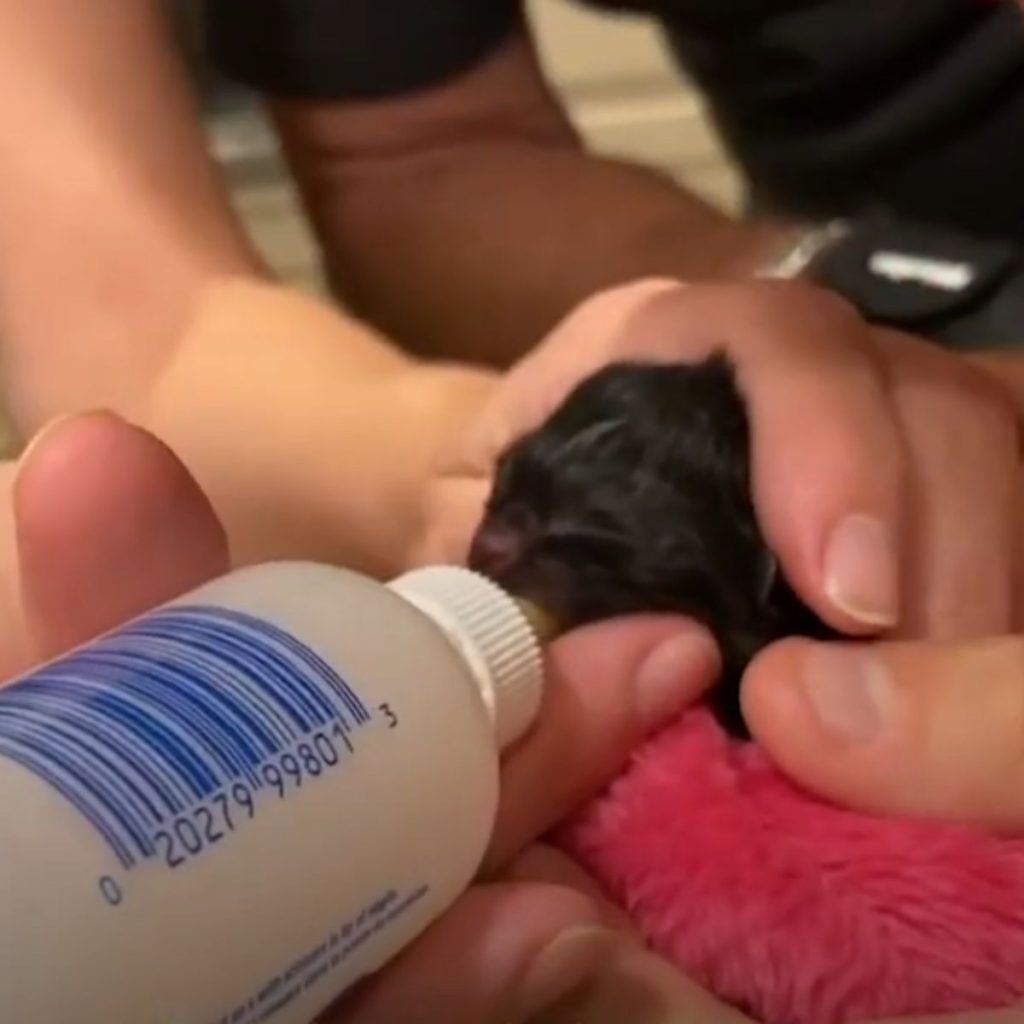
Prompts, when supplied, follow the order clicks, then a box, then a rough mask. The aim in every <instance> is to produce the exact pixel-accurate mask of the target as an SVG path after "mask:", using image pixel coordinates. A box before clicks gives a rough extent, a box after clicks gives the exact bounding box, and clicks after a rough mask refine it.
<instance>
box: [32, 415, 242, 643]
mask: <svg viewBox="0 0 1024 1024" xmlns="http://www.w3.org/2000/svg"><path fill="white" fill-rule="evenodd" d="M12 499H13V506H14V514H15V534H16V542H17V549H18V560H19V568H20V576H21V579H20V587H21V593H22V600H23V605H24V608H25V613H26V619H27V622H28V627H29V630H30V633H31V635H32V637H33V639H34V642H35V644H36V645H37V648H38V655H39V656H41V657H46V656H50V655H53V654H56V653H59V652H60V651H61V650H63V649H66V648H68V647H71V646H74V645H75V644H77V643H80V642H82V641H84V640H87V639H89V638H91V637H93V636H96V635H97V634H99V633H101V632H103V631H105V630H106V629H109V628H111V627H112V626H114V625H116V624H117V623H119V622H121V621H124V620H125V619H127V618H130V617H132V616H133V615H136V614H139V613H140V612H142V611H144V610H145V609H147V608H149V607H151V606H153V605H155V604H158V603H160V602H161V601H164V600H168V599H170V598H171V597H174V596H177V594H179V593H181V592H183V591H185V590H187V589H189V588H191V587H194V586H197V585H199V584H200V583H202V582H205V581H206V580H207V579H209V578H210V577H211V576H213V575H216V574H218V573H220V572H223V571H225V570H226V569H227V567H228V546H227V538H226V534H225V532H224V529H223V526H222V525H221V523H220V521H219V520H218V518H217V516H216V513H215V512H214V510H213V508H212V506H211V504H210V502H209V500H208V499H207V498H206V496H205V494H203V492H202V490H201V488H200V487H199V485H198V484H197V483H196V481H195V480H194V479H193V477H192V476H191V474H190V473H189V472H188V470H187V469H186V467H185V466H184V464H183V463H182V462H181V461H180V460H179V459H178V458H177V456H175V455H174V453H173V452H172V451H171V450H170V449H169V448H168V447H167V446H166V445H165V444H164V443H163V442H161V441H160V440H159V439H157V438H156V437H154V436H153V435H152V434H150V433H148V432H147V431H145V430H143V429H142V428H140V427H137V426H134V425H132V424H130V423H128V422H126V421H125V420H123V419H121V418H120V417H118V416H117V415H115V414H113V413H109V412H89V413H83V414H79V415H75V416H71V417H66V418H62V419H60V420H57V421H54V422H53V423H51V424H50V425H48V426H47V427H46V428H44V430H43V431H41V432H40V433H39V434H38V435H37V437H36V438H35V439H33V442H32V443H31V444H30V445H29V446H28V448H27V449H26V451H25V453H24V455H23V456H22V459H21V460H20V463H19V469H18V474H17V477H16V479H15V481H14V485H13V495H12Z"/></svg>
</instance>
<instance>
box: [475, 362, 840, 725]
mask: <svg viewBox="0 0 1024 1024" xmlns="http://www.w3.org/2000/svg"><path fill="white" fill-rule="evenodd" d="M470 565H471V566H472V567H473V568H476V569H477V570H479V571H481V572H483V573H485V574H487V575H489V576H491V577H492V578H493V579H495V580H496V581H498V582H499V583H502V584H503V585H504V586H506V587H508V588H509V589H511V590H514V591H515V592H517V593H518V594H520V595H522V596H525V597H529V598H530V599H532V600H533V601H535V602H536V603H537V604H539V605H541V606H542V607H544V608H545V609H546V610H547V611H548V612H549V613H550V614H551V615H552V616H553V617H555V618H556V619H557V620H558V621H559V622H560V623H561V624H562V626H563V627H564V628H573V627H575V626H579V625H583V624H585V623H588V622H594V621H597V620H600V619H604V618H609V617H611V616H615V615H623V614H631V613H638V612H677V613H681V614H685V615H690V616H693V617H695V618H697V619H699V620H700V621H702V622H704V623H705V624H706V625H707V626H708V627H709V628H710V629H711V630H712V632H713V633H714V634H715V636H716V638H717V640H718V643H719V646H720V648H721V651H722V656H723V662H724V673H723V678H722V680H721V682H720V684H719V686H718V687H717V688H716V693H715V705H716V708H717V710H718V713H719V715H720V718H721V720H722V722H723V724H724V725H725V726H726V727H727V728H729V729H730V731H732V732H733V733H734V734H737V735H745V729H744V726H743V722H742V716H741V715H740V710H739V701H738V686H739V679H740V676H741V675H742V672H743V670H744V668H745V667H746V665H747V664H748V662H749V661H750V659H751V658H752V657H753V656H754V655H755V654H756V653H757V652H758V651H759V650H760V649H761V648H762V647H764V646H765V645H766V644H768V643H770V642H772V641H773V640H776V639H779V638H781V637H783V636H790V635H805V636H817V637H828V636H832V635H834V634H833V632H832V630H831V629H830V628H829V627H827V626H826V625H825V624H824V623H822V622H821V621H820V620H819V619H818V618H817V617H816V616H815V615H814V614H813V613H812V612H811V611H810V610H809V609H808V608H807V607H806V606H805V605H804V604H803V603H802V602H801V601H800V599H799V598H798V597H797V596H796V594H795V593H794V592H793V590H792V589H791V588H790V587H789V585H788V584H787V582H786V581H785V579H784V578H783V576H782V574H781V572H779V571H778V570H777V566H776V562H775V559H774V556H773V554H772V552H771V551H770V550H769V549H768V548H767V546H766V544H765V542H764V540H763V538H762V537H761V535H760V532H759V529H758V525H757V520H756V516H755V513H754V509H753V505H752V502H751V498H750V483H749V428H748V423H747V416H746V409H745V406H744V403H743V400H742V397H741V395H740V393H739V390H738V388H737V386H736V382H735V378H734V374H733V371H732V367H731V365H730V364H729V362H728V361H727V359H726V358H725V357H723V356H720V355H716V356H713V357H711V358H709V359H707V360H705V361H704V362H701V363H697V364H669V365H665V364H640V363H618V364H613V365H611V366H608V367H606V368H604V369H602V370H600V371H599V372H597V373H596V374H594V375H593V376H592V377H590V378H588V379H587V380H585V381H583V382H582V383H581V384H580V385H578V386H577V388H576V389H575V390H574V391H573V392H572V393H571V394H570V395H569V396H568V398H567V399H566V400H565V401H564V402H563V404H562V405H561V406H560V407H559V408H558V409H557V410H556V411H555V412H554V413H553V414H552V415H551V416H550V417H549V418H548V420H547V421H546V422H545V423H544V424H543V425H542V426H541V427H540V428H539V429H537V430H536V431H534V432H533V433H531V434H529V435H527V436H526V437H524V438H522V439H521V440H520V441H518V442H517V443H515V444H514V445H513V446H512V447H511V448H510V449H509V450H508V451H507V452H506V453H505V454H504V455H503V457H502V458H501V460H500V462H499V465H498V468H497V473H496V478H495V484H494V488H493V491H492V494H491V497H490V501H489V503H488V506H487V509H486V512H485V515H484V519H483V521H482V522H481V524H480V527H479V529H478V531H477V533H476V536H475V538H474V543H473V545H472V549H471V552H470Z"/></svg>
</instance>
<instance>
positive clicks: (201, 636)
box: [0, 606, 371, 869]
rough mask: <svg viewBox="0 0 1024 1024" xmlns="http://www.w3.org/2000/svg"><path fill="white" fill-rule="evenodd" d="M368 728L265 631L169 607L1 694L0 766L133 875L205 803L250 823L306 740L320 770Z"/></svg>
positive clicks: (343, 692)
mask: <svg viewBox="0 0 1024 1024" xmlns="http://www.w3.org/2000/svg"><path fill="white" fill-rule="evenodd" d="M370 717H371V716H370V713H369V711H368V710H367V708H366V706H365V705H364V704H363V702H362V701H361V700H360V699H359V697H358V696H357V695H356V694H355V693H354V692H353V691H352V689H351V688H350V687H349V686H348V684H347V683H346V682H345V681H344V680H343V679H342V678H341V676H340V675H339V674H338V673H337V672H335V671H334V669H332V668H331V666H330V665H328V664H327V663H326V662H325V661H324V660H323V659H322V658H320V657H319V656H318V655H317V654H316V653H315V652H314V651H312V650H311V649H309V648H308V647H306V646H305V645H304V644H302V643H300V642H298V641H297V640H296V639H295V638H294V637H292V636H289V635H288V634H287V633H285V632H284V631H283V630H281V629H278V628H277V627H275V626H274V625H272V624H271V623H268V622H266V621H264V620H262V619H258V618H255V617H252V616H249V615H245V614H242V613H239V612H235V611H230V610H225V609H223V608H211V607H202V606H199V607H171V608H166V609H163V610H160V611H157V612H154V613H152V614H151V615H149V616H148V617H145V618H142V619H139V620H137V621H136V622H134V623H131V624H129V625H128V626H126V627H125V628H123V629H122V630H120V631H119V632H117V633H115V634H111V635H109V636H107V637H105V638H103V639H101V640H99V641H98V642H97V643H96V644H94V645H93V646H92V647H90V648H84V649H82V650H80V651H76V652H73V653H72V654H70V655H68V656H67V657H65V658H63V659H59V660H57V661H55V662H54V663H52V664H51V665H49V666H46V667H44V668H42V669H41V670H39V671H38V672H35V673H33V674H32V675H30V676H28V677H26V678H25V679H23V680H21V681H19V682H17V683H15V684H13V685H11V686H9V687H7V688H5V689H4V690H2V691H0V756H2V757H6V758H8V759H10V760H12V761H16V762H17V763H18V764H20V765H21V766H22V767H23V768H25V769H27V770H28V771H30V772H33V773H34V774H35V775H37V776H38V777H39V778H41V779H43V780H44V781H45V782H47V783H48V784H49V785H50V786H52V787H53V788H54V789H55V790H57V791H58V792H59V793H60V794H61V795H62V796H63V797H64V798H65V799H67V800H68V801H70V802H71V803H72V804H73V805H74V806H75V807H76V808H77V809H78V811H79V812H80V813H81V814H82V815H84V816H85V818H86V819H88V821H89V822H90V823H91V824H92V826H93V827H94V828H95V829H96V830H97V831H98V832H99V833H100V834H101V835H102V837H103V838H104V840H106V842H107V844H108V845H109V847H110V849H111V850H112V851H113V852H114V854H116V856H117V858H118V860H119V861H120V863H121V865H122V866H123V867H124V868H125V869H129V868H132V867H134V866H136V865H137V864H139V863H140V862H143V861H146V860H148V859H150V858H152V857H154V856H155V855H156V853H157V846H158V843H157V839H158V837H159V835H160V833H161V832H162V831H164V830H165V828H167V827H169V825H170V824H171V823H173V822H175V821H179V820H180V816H181V815H182V814H183V813H187V812H189V811H191V810H192V809H194V808H195V807H196V806H197V804H201V803H202V802H203V801H209V800H211V799H212V798H218V795H220V796H219V798H220V799H223V800H225V804H224V808H225V814H227V813H228V807H227V803H226V798H225V797H224V796H223V794H225V793H228V794H230V793H232V792H234V793H235V796H234V798H233V799H234V800H235V802H236V803H239V802H243V803H244V802H247V806H248V810H249V812H250V816H251V815H252V794H253V793H255V792H257V791H259V790H262V789H265V788H268V786H271V785H276V786H277V788H278V790H279V794H278V795H283V792H284V787H283V784H281V783H280V781H279V780H280V779H281V778H282V773H281V772H280V770H279V769H277V768H275V769H274V770H273V772H272V771H271V770H270V769H269V768H268V767H267V766H268V762H270V761H272V759H273V758H275V757H276V756H279V755H282V753H284V755H285V757H286V758H287V757H289V756H290V755H289V753H288V752H290V751H293V750H295V749H296V747H297V745H300V744H303V741H305V740H308V739H309V738H310V737H316V738H317V740H318V743H319V741H320V740H321V739H323V740H324V742H323V743H319V747H320V748H321V749H325V744H326V748H329V749H330V750H331V751H333V752H334V754H335V756H334V760H333V761H332V760H330V759H329V757H328V759H327V760H326V762H325V763H324V764H323V765H322V767H326V766H327V765H333V764H335V763H337V760H338V756H337V750H336V744H335V743H334V739H328V738H327V737H328V736H330V737H334V738H336V739H338V740H339V742H340V743H341V745H342V746H343V747H344V748H345V750H346V751H347V752H351V751H352V750H353V746H352V737H353V735H354V733H355V732H356V731H357V730H358V729H359V727H360V726H363V725H365V724H366V723H368V722H369V721H370ZM309 746H310V745H309V744H308V743H307V744H304V749H305V748H306V747H309ZM310 749H312V748H310ZM292 760H293V761H294V760H296V759H295V758H294V757H292ZM317 763H318V764H320V761H319V760H318V761H317ZM274 772H276V773H277V774H276V775H275V774H274ZM315 774H320V772H319V771H317V772H316V773H315ZM298 777H299V778H300V779H301V775H300V776H298ZM240 793H243V794H249V796H248V798H247V801H245V800H243V799H242V797H241V796H239V794H240ZM228 821H229V822H230V817H229V818H228ZM165 834H166V833H165ZM169 862H170V863H172V864H173V861H169Z"/></svg>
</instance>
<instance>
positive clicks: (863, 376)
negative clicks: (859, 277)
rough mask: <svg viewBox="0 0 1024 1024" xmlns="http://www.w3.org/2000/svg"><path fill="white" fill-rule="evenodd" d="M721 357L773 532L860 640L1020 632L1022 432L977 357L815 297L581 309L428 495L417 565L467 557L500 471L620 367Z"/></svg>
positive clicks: (660, 294)
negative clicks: (597, 373)
mask: <svg viewBox="0 0 1024 1024" xmlns="http://www.w3.org/2000/svg"><path fill="white" fill-rule="evenodd" d="M719 347H720V348H723V349H725V350H726V351H727V352H728V353H729V354H730V356H731V357H732V359H733V361H734V362H735V364H736V366H737V370H738V376H739V383H740V385H741V387H742V389H743V390H744V392H745V394H746V397H747V400H748V405H749V409H750V416H751V421H752V435H753V451H752V478H753V490H754V499H755V506H756V510H757V513H758V516H759V520H760V523H761V526H762V530H763V532H764V534H765V537H766V539H767V541H768V543H769V544H770V546H771V547H772V548H773V549H774V550H775V551H776V552H777V554H778V555H779V557H780V560H781V562H782V566H783V568H784V570H785V572H786V574H787V576H788V578H789V579H790V581H791V582H792V584H793V585H794V587H795V588H796V589H797V591H798V592H799V593H800V595H801V596H802V597H803V598H804V600H805V601H806V602H807V603H808V604H809V605H811V606H812V607H813V608H814V609H815V610H816V611H817V612H818V614H819V615H820V616H821V617H822V618H823V619H825V620H827V621H828V622H830V623H831V624H832V625H833V626H835V627H837V628H839V629H841V630H844V631H846V632H849V633H853V634H864V633H876V632H879V631H888V632H889V633H890V634H891V635H894V636H907V637H913V636H928V637H934V638H943V639H946V638H955V637H964V636H973V635H982V634H984V633H986V632H998V631H1003V630H1007V629H1011V628H1016V627H1017V626H1019V625H1020V617H1021V611H1020V608H1019V607H1018V603H1017V602H1016V601H1015V594H1014V589H1015V587H1016V585H1017V581H1018V579H1019V577H1020V576H1021V575H1022V574H1021V572H1020V571H1019V569H1018V565H1019V563H1020V561H1021V558H1020V554H1019V552H1018V551H1016V550H1015V548H1016V544H1015V540H1016V537H1015V530H1014V526H1015V522H1016V515H1017V510H1018V505H1019V491H1020V486H1021V482H1020V475H1019V466H1018V457H1019V456H1018V446H1017V424H1016V420H1015V413H1014V410H1013V408H1012V406H1011V403H1010V402H1009V400H1008V398H1006V396H1004V395H1003V393H1002V391H1001V390H1000V389H999V388H998V387H997V385H996V384H995V382H994V381H993V380H991V379H990V378H989V376H988V375H986V374H985V373H983V372H982V371H981V370H980V369H978V368H977V367H973V366H971V365H970V364H969V363H968V362H967V361H966V360H964V359H962V358H960V357H958V356H955V355H952V354H949V353H947V352H944V351H942V350H940V349H938V348H937V347H935V346H933V345H931V344H928V343H926V342H923V341H918V340H916V339H913V338H910V337H908V336H905V335H901V334H897V333H895V332H890V331H872V330H870V329H869V328H868V326H867V325H866V324H865V323H864V322H863V321H862V320H861V319H860V318H859V317H857V316H856V315H854V313H853V312H852V311H851V310H850V309H849V308H848V307H847V306H846V305H845V304H844V303H843V302H842V301H841V300H839V299H836V298H833V297H831V296H829V295H827V294H825V293H821V292H818V291H816V290H812V289H811V288H809V287H806V286H803V285H791V284H778V283H770V284H769V283H756V284H744V285H694V286H691V287H680V286H678V285H677V284H674V283H673V282H663V281H653V282H642V283H639V284H634V285H630V286H626V287H623V288H618V289H613V290H611V291H609V292H606V293H602V294H601V295H598V296H596V297H595V298H594V299H592V300H590V301H589V302H587V303H585V304H584V305H583V306H581V307H580V308H579V309H578V310H577V311H576V312H575V313H573V314H572V315H571V316H570V317H569V318H568V319H567V320H566V321H564V322H563V324H562V325H561V326H560V327H559V328H558V329H557V330H556V331H555V332H554V333H553V334H552V335H551V336H550V337H549V338H548V339H547V340H546V341H545V342H544V343H543V344H541V345H540V346H539V347H538V348H537V349H536V351H535V352H534V353H533V354H532V355H531V356H529V357H528V358H527V359H525V360H524V361H523V362H522V363H520V364H519V365H518V366H517V367H516V368H515V369H513V371H511V373H510V374H509V375H508V376H507V377H506V378H505V380H504V382H503V383H502V384H501V385H500V386H499V388H498V389H497V390H496V392H495V395H494V397H493V399H492V401H491V402H490V404H489V406H488V407H487V408H486V410H485V412H484V414H483V415H482V417H481V418H480V419H479V421H478V423H477V427H476V429H475V431H472V432H471V433H470V435H469V436H468V438H465V439H463V440H461V441H460V443H458V444H456V445H454V446H453V447H452V448H451V450H450V451H449V452H448V454H447V457H446V460H445V461H444V463H443V464H442V466H441V468H440V470H439V472H438V475H437V479H436V481H435V485H434V488H433V495H432V502H433V515H432V516H431V517H430V518H431V520H432V522H433V524H434V528H433V529H432V530H431V531H430V533H429V535H428V538H427V541H426V543H425V544H424V545H423V547H422V549H421V551H420V553H419V557H420V558H423V559H430V558H435V557H437V555H438V553H443V554H444V555H445V557H461V556H462V555H463V553H464V552H465V550H466V547H467V545H468V541H469V537H470V535H471V533H472V531H473V529H474V528H475V526H476V524H477V523H478V521H479V518H480V513H481V510H482V507H483V504H484V501H485V500H486V496H487V493H488V490H489V486H490V473H491V468H492V466H493V463H494V460H495V458H496V456H497V455H498V454H499V453H500V452H501V450H502V449H503V448H504V447H505V446H506V445H507V444H508V443H509V442H510V441H511V440H512V439H514V438H515V437H517V436H519V435H520V434H522V433H523V432H525V431H527V430H529V429H531V428H532V427H535V426H537V425H539V423H540V422H541V421H542V420H543V419H544V418H545V417H546V415H547V414H548V413H549V412H550V411H552V410H553V408H554V407H555V406H556V405H557V404H558V403H559V402H560V401H561V399H562V398H563V397H564V396H565V395H566V393H567V392H568V391H569V390H570V389H571V387H572V386H573V385H574V384H575V383H576V382H578V381H579V380H580V379H581V378H583V377H585V376H587V375H589V373H590V372H592V371H593V370H595V369H596V368H598V367H599V366H601V365H603V364H605V363H607V362H610V361H615V360H621V359H631V358H632V359H651V360H673V361H675V360H691V359H697V358H701V357H703V356H705V355H707V354H709V353H710V352H711V351H712V350H714V349H716V348H719Z"/></svg>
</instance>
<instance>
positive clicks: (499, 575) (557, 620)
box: [467, 521, 576, 632]
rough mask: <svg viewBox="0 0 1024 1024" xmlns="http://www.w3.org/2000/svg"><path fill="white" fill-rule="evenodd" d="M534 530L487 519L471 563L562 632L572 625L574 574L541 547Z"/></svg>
mask: <svg viewBox="0 0 1024 1024" xmlns="http://www.w3.org/2000/svg"><path fill="white" fill-rule="evenodd" d="M540 540H541V538H540V537H539V536H537V535H535V533H534V532H533V531H530V530H528V529H523V528H520V527H516V526H513V525H510V524H508V523H504V522H499V521H485V522H484V523H483V524H482V525H481V526H480V528H479V529H478V530H477V533H476V535H475V536H474V538H473V542H472V544H471V546H470V550H469V558H468V562H467V564H468V566H469V568H470V569H473V570H474V571H475V572H478V573H480V574H481V575H483V576H486V577H487V578H488V579H490V580H493V581H494V582H495V583H497V584H498V585H499V586H500V587H502V588H503V589H505V590H506V591H508V592H509V593H510V594H513V595H515V597H517V598H518V599H520V600H521V601H525V602H527V603H528V604H530V605H532V606H533V607H534V609H536V612H537V614H538V615H539V616H541V617H542V618H543V619H544V621H545V622H546V623H547V626H548V629H549V630H550V628H552V625H553V624H557V629H558V631H560V632H561V631H564V630H566V629H570V628H572V627H573V626H574V625H575V624H576V623H575V622H574V614H573V608H574V606H575V603H576V602H575V600H574V597H573V582H574V581H573V573H572V570H571V568H570V567H569V566H568V565H566V564H565V563H564V561H562V560H560V559H557V558H553V557H549V556H547V555H545V554H544V553H543V552H542V551H540V550H538V547H539V542H540Z"/></svg>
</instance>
